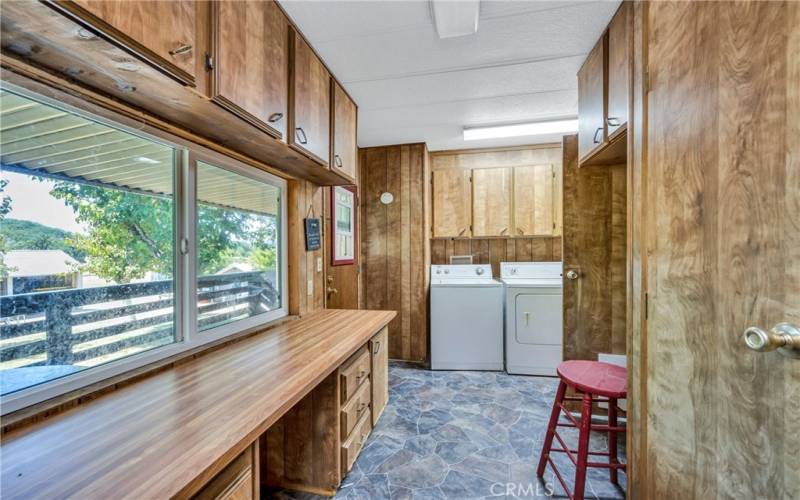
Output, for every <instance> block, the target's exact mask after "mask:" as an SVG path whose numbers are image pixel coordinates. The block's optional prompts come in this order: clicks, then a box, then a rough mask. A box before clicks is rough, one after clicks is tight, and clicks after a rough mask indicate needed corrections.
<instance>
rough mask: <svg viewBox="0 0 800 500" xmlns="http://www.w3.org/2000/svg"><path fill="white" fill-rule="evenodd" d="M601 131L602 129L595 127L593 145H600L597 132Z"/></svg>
mask: <svg viewBox="0 0 800 500" xmlns="http://www.w3.org/2000/svg"><path fill="white" fill-rule="evenodd" d="M602 131H603V127H597V130H595V131H594V143H595V144H600V139H598V138H597V133H598V132H602Z"/></svg>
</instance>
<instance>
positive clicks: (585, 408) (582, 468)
mask: <svg viewBox="0 0 800 500" xmlns="http://www.w3.org/2000/svg"><path fill="white" fill-rule="evenodd" d="M579 423H580V427H579V429H580V434H579V436H578V464H577V466H576V467H575V495H574V500H583V491H584V488H585V487H586V464H587V462H588V461H589V435H590V432H591V423H592V395H591V394H589V393H588V392H587V393H584V395H583V402H581V421H580V422H579Z"/></svg>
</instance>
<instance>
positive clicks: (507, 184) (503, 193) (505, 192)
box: [472, 168, 511, 236]
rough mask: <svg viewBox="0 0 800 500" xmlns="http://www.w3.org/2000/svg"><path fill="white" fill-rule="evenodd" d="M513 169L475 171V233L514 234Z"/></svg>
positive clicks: (473, 199) (473, 226) (473, 224)
mask: <svg viewBox="0 0 800 500" xmlns="http://www.w3.org/2000/svg"><path fill="white" fill-rule="evenodd" d="M510 231H511V169H510V168H482V169H476V170H473V171H472V235H473V236H510V235H511V233H510Z"/></svg>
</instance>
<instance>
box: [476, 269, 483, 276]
mask: <svg viewBox="0 0 800 500" xmlns="http://www.w3.org/2000/svg"><path fill="white" fill-rule="evenodd" d="M475 272H476V273H477V274H478V276H480V275H481V274H483V268H482V267H479V268H477V269H475Z"/></svg>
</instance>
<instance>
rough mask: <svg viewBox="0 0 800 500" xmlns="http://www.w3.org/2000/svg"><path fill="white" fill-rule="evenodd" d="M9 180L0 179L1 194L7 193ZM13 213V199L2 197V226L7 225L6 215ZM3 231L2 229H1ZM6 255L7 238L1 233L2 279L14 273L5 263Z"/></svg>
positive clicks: (0, 203) (0, 262) (0, 220)
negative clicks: (10, 272) (11, 272)
mask: <svg viewBox="0 0 800 500" xmlns="http://www.w3.org/2000/svg"><path fill="white" fill-rule="evenodd" d="M7 185H8V179H0V193H5V190H6V186H7ZM10 212H11V197H10V196H8V195H7V194H4V195H2V196H0V226H4V225H5V220H6V215H8V214H9V213H10ZM0 229H2V228H0ZM5 253H6V238H5V236H4V235H3V231H0V278H5V277H6V276H8V273H9V271H12V269H11V268H9V267H8V266H7V265H6V263H5V257H4V256H5Z"/></svg>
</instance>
